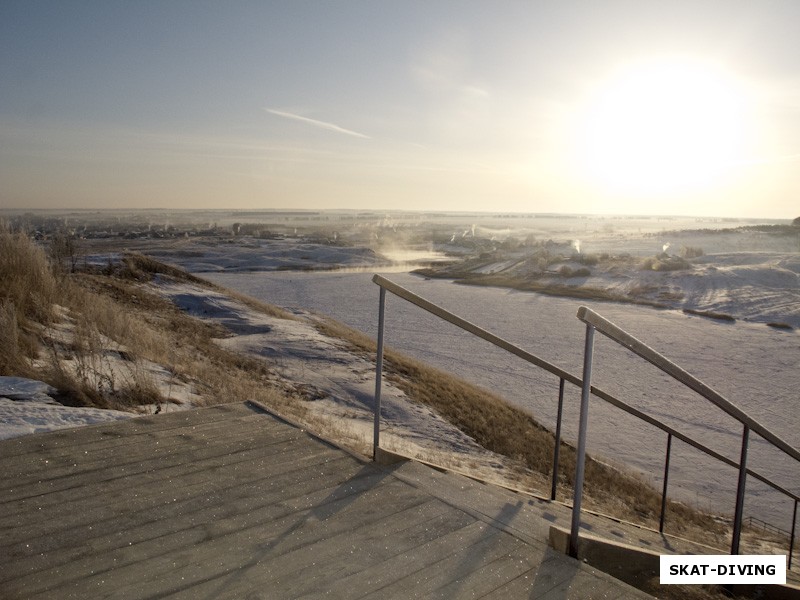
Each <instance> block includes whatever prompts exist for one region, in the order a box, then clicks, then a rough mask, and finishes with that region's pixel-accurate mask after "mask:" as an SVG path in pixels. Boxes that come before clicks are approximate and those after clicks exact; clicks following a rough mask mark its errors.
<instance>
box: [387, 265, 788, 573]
mask: <svg viewBox="0 0 800 600" xmlns="http://www.w3.org/2000/svg"><path fill="white" fill-rule="evenodd" d="M372 281H373V282H374V283H375V284H377V285H378V286H379V287H380V309H379V322H378V361H377V371H376V381H375V412H374V435H373V455H374V456H377V453H378V448H379V444H380V441H379V440H380V412H381V409H380V396H381V373H382V365H383V337H384V315H385V301H386V292H387V291H389V292H391V293H392V294H394V295H395V296H397V297H399V298H402V299H403V300H406V301H407V302H410V303H411V304H414V305H415V306H418V307H419V308H422V309H423V310H425V311H427V312H429V313H431V314H433V315H435V316H437V317H439V318H441V319H442V320H444V321H447V322H449V323H451V324H453V325H455V326H457V327H459V328H461V329H463V330H464V331H467V332H469V333H472V334H473V335H475V336H477V337H479V338H481V339H483V340H485V341H487V342H489V343H491V344H493V345H495V346H497V347H499V348H502V349H503V350H506V351H507V352H510V353H511V354H514V355H515V356H518V357H519V358H522V359H523V360H525V361H526V362H529V363H531V364H533V365H536V366H537V367H539V368H541V369H543V370H545V371H547V372H549V373H551V374H553V375H555V376H557V377H558V378H559V380H560V384H559V410H558V423H557V428H556V439H555V448H554V457H553V464H554V468H553V482H552V493H551V499H555V489H556V483H557V478H558V454H559V448H560V443H561V440H560V430H561V427H560V426H561V408H562V403H563V393H564V382H569V383H571V384H573V385H575V386H577V387H580V388H582V389H583V388H584V385H583V382H584V380H586V381H587V383H589V384H590V377H587V376H586V375H587V373H586V369H585V368H584V377H583V378H580V377H577V376H576V375H574V374H572V373H570V372H569V371H566V370H564V369H562V368H560V367H558V366H556V365H554V364H552V363H550V362H548V361H546V360H544V359H542V358H540V357H538V356H536V355H535V354H532V353H531V352H528V351H527V350H524V349H523V348H520V347H519V346H517V345H515V344H512V343H511V342H509V341H507V340H505V339H503V338H501V337H499V336H497V335H495V334H493V333H491V332H489V331H487V330H485V329H483V328H482V327H479V326H478V325H475V324H474V323H471V322H470V321H467V320H466V319H463V318H461V317H459V316H457V315H455V314H453V313H451V312H450V311H448V310H446V309H444V308H442V307H440V306H438V305H436V304H434V303H432V302H430V301H428V300H426V299H424V298H422V297H421V296H419V295H417V294H415V293H413V292H411V291H410V290H407V289H406V288H404V287H402V286H400V285H398V284H396V283H394V282H392V281H390V280H389V279H386V278H385V277H382V276H381V275H377V274H376V275H375V276H374V277H373V278H372ZM578 317H579V318H581V320H584V319H587V320H591V322H586V320H584V322H586V324H587V335H588V331H589V329H591V331H592V332H593V331H594V329H597V330H598V331H600V332H601V333H603V334H604V335H607V336H609V337H611V336H610V335H609V334H612V335H615V336H617V337H618V338H619V339H618V340H616V341H618V342H619V343H620V344H622V345H624V346H626V347H628V348H629V349H631V350H633V351H636V350H640V351H642V352H644V353H646V354H647V356H642V358H645V359H646V360H649V361H650V362H651V363H652V364H654V365H656V366H657V367H659V368H661V367H660V364H664V365H666V364H667V363H669V365H672V367H671V368H674V372H675V373H676V374H678V376H679V377H681V379H679V381H683V380H685V381H684V382H687V381H688V382H691V383H692V385H691V386H690V387H691V388H692V389H694V390H695V391H697V392H698V393H701V394H702V395H704V396H705V394H704V393H703V392H706V393H709V395H711V396H712V397H713V398H714V400H712V401H714V403H715V404H717V405H718V406H720V407H721V408H723V410H725V408H730V409H731V412H728V411H727V410H726V412H728V414H731V415H732V416H734V417H737V415H738V417H744V418H746V419H747V420H746V421H742V420H741V419H739V420H740V422H743V423H744V424H745V427H746V428H747V431H748V432H749V431H750V430H752V431H755V432H756V433H758V434H759V435H761V436H762V437H763V438H764V439H766V440H767V441H770V442H772V443H773V444H774V445H776V446H777V447H779V448H780V449H781V450H784V451H785V452H787V454H789V456H792V457H793V458H797V459H798V460H800V453H798V452H797V450H795V449H794V448H792V447H791V446H790V445H789V444H788V443H786V442H785V441H783V440H781V439H780V438H779V437H778V436H776V435H775V434H773V433H772V432H770V431H769V430H768V429H767V428H766V427H764V426H762V425H760V424H759V423H758V422H756V421H755V420H754V419H752V418H751V417H749V416H748V415H746V413H744V412H743V411H741V410H740V409H738V408H737V407H735V406H734V405H733V404H731V403H730V402H728V401H727V400H726V399H725V398H723V397H722V396H721V395H720V394H718V393H717V392H715V391H714V390H712V389H711V388H709V387H708V386H706V385H705V384H703V383H702V382H701V381H699V380H698V379H696V378H695V377H693V376H692V375H690V374H689V373H687V372H686V371H683V369H681V368H680V367H678V366H677V365H675V364H674V363H672V362H671V361H669V359H667V358H665V357H663V356H662V355H660V354H658V353H657V352H656V351H655V350H653V349H651V348H649V347H648V346H647V345H646V344H644V343H643V342H640V341H639V340H637V339H636V338H634V337H633V336H630V335H629V334H627V333H626V332H624V331H623V330H622V329H620V328H619V327H617V326H616V325H614V324H613V323H611V322H610V321H608V320H606V319H604V318H603V317H601V316H600V315H598V314H597V313H595V312H593V311H591V310H590V309H588V308H585V307H581V309H580V310H579V313H578ZM612 339H614V338H612ZM620 340H624V341H620ZM589 347H590V345H589V344H588V343H587V345H586V350H588V349H589ZM634 348H635V349H636V350H634ZM645 349H646V350H645ZM586 350H585V351H586ZM637 354H639V353H638V352H637ZM640 356H641V354H640ZM651 358H652V359H653V360H650V359H651ZM654 361H656V362H654ZM585 363H586V361H585ZM584 366H586V365H584ZM662 370H664V369H662ZM665 372H667V373H668V374H671V375H672V373H670V372H669V371H665ZM674 376H675V375H673V377H674ZM677 378H678V377H676V379H677ZM687 385H689V384H688V383H687ZM701 390H702V391H701ZM589 394H590V395H593V396H596V397H598V398H600V399H601V400H604V401H605V402H607V403H609V404H611V405H612V406H615V407H617V408H619V409H620V410H622V411H624V412H626V413H628V414H630V415H632V416H634V417H636V418H638V419H640V420H643V421H645V422H646V423H649V424H650V425H653V426H654V427H656V428H658V429H661V430H662V431H664V432H665V433H667V435H668V438H667V456H666V461H665V467H666V468H665V474H664V489H663V497H662V509H661V517H660V526H659V530H660V531H662V532H663V530H664V515H665V510H666V496H667V480H668V475H669V458H670V449H671V446H672V438H673V437H675V438H677V439H679V440H681V441H683V442H684V443H686V444H688V445H690V446H692V447H693V448H695V449H697V450H699V451H701V452H703V453H705V454H707V455H708V456H711V457H712V458H715V459H716V460H718V461H720V462H723V463H725V464H727V465H729V466H731V467H734V468H736V469H739V471H740V479H741V477H742V474H745V475H750V476H752V477H754V478H755V479H758V480H759V481H761V482H763V483H765V484H767V485H768V486H770V487H772V488H773V489H775V490H776V491H778V492H780V493H782V494H784V495H786V496H788V497H789V498H791V499H792V500H794V504H795V510H794V516H793V518H792V530H793V532H792V533H794V529H795V521H796V515H797V505H798V502H800V495H798V494H795V493H793V492H791V491H789V490H787V489H785V488H784V487H782V486H780V485H778V484H777V483H775V482H773V481H771V480H770V479H768V478H767V477H765V476H764V475H762V474H760V473H758V472H757V471H754V470H752V469H750V468H747V466H746V453H743V456H742V459H741V460H740V461H739V462H736V461H735V460H732V459H730V458H728V457H726V456H723V455H722V454H720V453H718V452H716V451H714V450H712V449H711V448H708V447H707V446H705V445H703V444H701V443H700V442H698V441H696V440H694V439H693V438H691V437H689V436H688V435H685V434H683V433H681V432H680V431H678V430H676V429H674V428H673V427H670V426H669V425H667V424H666V423H663V422H661V421H659V420H658V419H656V418H654V417H651V416H650V415H647V414H645V413H643V412H642V411H640V410H638V409H636V408H634V407H633V406H630V405H629V404H626V403H625V402H623V401H622V400H619V399H618V398H616V397H614V396H613V395H611V394H609V393H608V392H605V391H603V390H602V389H600V388H598V387H596V386H593V385H589V386H587V396H588V395H589ZM582 400H583V399H582ZM717 401H720V402H717ZM738 417H737V418H738ZM764 433H766V434H767V435H764ZM579 438H580V434H579ZM776 442H777V443H776ZM580 445H581V444H580V439H579V446H580ZM584 446H585V444H584ZM787 450H788V451H787ZM584 454H585V452H584ZM580 460H581V449H580V448H578V461H579V462H580ZM743 467H744V468H743ZM576 475H577V473H576ZM576 480H577V476H576ZM576 484H577V481H576ZM581 485H582V481H581ZM576 487H577V485H576ZM740 489H743V486H741V485H740ZM737 497H738V494H737ZM738 505H739V502H738V501H737V512H739V510H738V509H739V508H740V507H739V506H738ZM575 507H577V510H575ZM579 514H580V499H578V501H577V503H576V502H573V515H574V516H577V515H579ZM578 518H579V517H578ZM739 523H741V517H740V519H739ZM574 529H575V532H576V533H577V526H576V527H574ZM735 537H738V535H737V536H735ZM791 538H792V539H791V540H790V549H789V567H790V568H791V559H792V550H793V545H794V539H793V538H794V535H792V536H791ZM734 542H735V544H736V551H738V539H735V540H734ZM576 545H577V539H576V540H575V546H576Z"/></svg>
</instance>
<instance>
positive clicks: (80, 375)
mask: <svg viewBox="0 0 800 600" xmlns="http://www.w3.org/2000/svg"><path fill="white" fill-rule="evenodd" d="M154 277H163V278H169V279H172V280H178V281H188V282H192V283H196V284H201V285H210V284H206V283H205V282H203V281H202V280H200V279H198V278H196V277H194V276H192V275H190V274H188V273H186V272H184V271H182V270H180V269H177V268H175V267H171V266H169V265H163V264H161V263H159V262H157V261H154V260H152V259H150V258H148V257H145V256H142V255H128V256H125V257H124V259H123V261H122V262H121V263H120V264H117V265H111V266H110V267H108V268H104V269H97V270H95V272H84V273H71V272H67V271H66V270H64V269H62V268H61V267H60V266H59V267H58V268H53V267H52V266H51V263H50V261H49V260H48V257H47V255H46V253H45V252H44V250H42V249H41V248H40V247H38V246H37V245H36V244H35V243H33V242H32V241H31V240H29V239H28V238H27V237H26V236H23V235H20V234H13V233H11V232H9V231H8V230H6V229H2V230H0V279H1V280H2V281H3V282H4V285H3V287H2V289H0V336H2V339H3V340H4V342H5V341H7V343H4V344H3V345H2V347H1V348H0V375H16V376H24V377H34V378H38V379H41V380H43V381H46V382H47V383H49V384H50V385H52V386H54V387H55V388H56V389H57V390H58V391H59V394H60V397H59V400H61V401H62V402H63V403H65V404H69V405H73V406H95V407H100V408H116V409H122V410H132V409H135V408H136V407H138V406H140V405H150V404H157V405H158V404H162V403H164V402H166V401H167V399H166V398H164V397H163V396H162V394H161V392H160V391H159V387H158V385H157V383H156V381H155V380H154V378H153V375H152V373H151V369H150V366H152V365H161V366H163V367H164V368H166V369H167V370H168V371H169V372H170V373H171V376H172V377H173V378H174V379H175V380H176V381H182V382H191V383H192V384H193V385H194V386H195V388H196V389H197V390H198V392H199V393H200V395H202V396H203V397H204V398H207V399H209V400H208V401H209V402H237V401H243V400H246V399H250V398H252V399H256V400H260V401H262V402H264V403H266V404H269V405H273V406H283V407H286V406H288V405H290V404H291V405H293V406H294V404H298V403H293V402H292V400H291V399H290V398H288V397H286V395H285V394H283V393H282V392H281V391H280V390H279V389H277V388H276V387H275V386H274V385H272V383H271V374H270V372H269V369H268V366H267V365H266V364H265V363H264V362H263V361H260V360H256V359H251V358H247V357H244V356H241V355H239V354H237V353H235V352H230V351H227V350H225V349H223V348H221V347H220V346H219V345H218V344H216V343H214V339H216V338H220V337H225V336H227V335H228V332H227V331H226V330H225V329H224V328H223V327H221V326H215V325H210V324H208V323H205V322H203V321H200V320H198V319H193V318H192V317H189V316H188V315H185V314H184V313H182V312H181V311H179V310H178V309H177V308H176V307H175V306H173V305H172V304H171V303H169V302H167V301H166V300H164V299H163V298H161V297H159V296H157V295H156V294H154V293H153V292H151V291H149V290H148V289H147V287H146V285H145V283H147V282H150V281H152V279H153V278H154ZM253 305H254V306H255V305H257V303H256V302H255V301H254V302H253ZM59 307H61V308H59ZM261 309H262V310H269V309H268V307H261ZM292 410H293V411H294V412H296V413H297V412H302V411H301V409H300V408H297V407H295V408H293V409H292Z"/></svg>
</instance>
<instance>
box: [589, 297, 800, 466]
mask: <svg viewBox="0 0 800 600" xmlns="http://www.w3.org/2000/svg"><path fill="white" fill-rule="evenodd" d="M578 318H579V319H580V320H581V321H583V322H584V323H588V324H591V325H592V326H594V327H595V328H596V329H597V330H598V331H599V332H600V333H602V334H603V335H605V336H607V337H609V338H611V339H612V340H614V341H615V342H617V343H619V344H621V345H622V346H624V347H626V348H627V349H628V350H630V351H631V352H633V353H634V354H637V355H638V356H640V357H642V358H643V359H645V360H646V361H647V362H649V363H651V364H652V365H655V366H656V367H658V368H659V369H661V370H662V371H664V372H665V373H667V374H668V375H670V376H671V377H672V378H673V379H676V380H677V381H679V382H681V383H683V384H684V385H686V386H687V387H689V388H691V389H693V390H694V391H695V392H697V393H698V394H700V395H701V396H703V397H704V398H706V399H707V400H709V401H711V402H713V403H714V404H716V405H717V406H718V407H719V408H720V409H722V410H723V411H725V412H726V413H728V414H729V415H730V416H732V417H734V418H735V419H737V420H738V421H739V422H740V423H742V424H744V425H747V427H748V428H749V429H750V430H752V431H753V432H755V433H757V434H758V435H760V436H761V437H763V438H764V439H765V440H767V441H769V442H771V443H772V444H773V445H774V446H776V447H777V448H779V449H780V450H783V451H784V452H785V453H786V454H788V455H789V456H791V457H792V458H794V459H795V460H798V461H800V451H798V450H796V449H795V448H792V446H790V445H789V444H788V443H787V442H785V441H784V440H782V439H781V438H779V437H778V436H777V435H775V434H774V433H772V432H771V431H770V430H769V429H767V428H766V427H764V426H763V425H761V423H759V422H758V421H756V420H755V419H753V418H752V417H751V416H750V415H748V414H747V413H746V412H744V411H743V410H741V409H740V408H739V407H737V406H736V405H734V404H732V403H731V402H729V401H728V400H726V399H725V398H724V397H723V396H722V395H721V394H720V393H719V392H717V391H715V390H713V389H712V388H710V387H709V386H708V385H706V384H705V383H703V382H702V381H700V380H699V379H697V378H696V377H695V376H694V375H692V374H691V373H689V372H687V371H685V370H684V369H682V368H681V367H679V366H678V365H676V364H675V363H674V362H672V361H671V360H669V359H668V358H667V357H665V356H664V355H663V354H660V353H659V352H657V351H656V350H653V349H652V348H650V347H649V346H648V345H647V344H645V343H644V342H642V341H640V340H638V339H637V338H635V337H633V336H632V335H630V334H629V333H628V332H626V331H623V330H622V329H620V328H619V327H618V326H617V325H614V323H612V322H611V321H609V320H608V319H605V318H603V317H601V316H600V315H598V314H597V313H596V312H594V311H593V310H591V309H589V308H587V307H585V306H581V307H580V308H579V309H578Z"/></svg>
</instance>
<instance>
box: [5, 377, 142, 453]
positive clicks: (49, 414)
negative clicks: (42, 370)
mask: <svg viewBox="0 0 800 600" xmlns="http://www.w3.org/2000/svg"><path fill="white" fill-rule="evenodd" d="M55 392H56V390H55V389H54V388H52V387H50V386H49V385H47V384H46V383H44V382H42V381H35V380H32V379H25V378H22V377H0V439H9V438H13V437H17V436H20V435H28V434H31V433H42V432H45V431H53V430H55V429H63V428H66V427H80V426H83V425H91V424H94V423H104V422H108V421H116V420H118V419H129V418H131V417H133V416H134V415H133V414H132V413H127V412H120V411H116V410H103V409H100V408H76V407H71V406H63V405H62V404H59V403H58V402H56V401H55V400H54V399H53V398H52V397H51V395H52V394H55Z"/></svg>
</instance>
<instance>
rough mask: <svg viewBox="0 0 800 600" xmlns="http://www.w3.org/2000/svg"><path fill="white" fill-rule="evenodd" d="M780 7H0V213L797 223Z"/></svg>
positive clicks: (790, 12)
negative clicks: (205, 212)
mask: <svg viewBox="0 0 800 600" xmlns="http://www.w3.org/2000/svg"><path fill="white" fill-rule="evenodd" d="M797 23H800V2H797V1H796V0H786V1H770V0H761V1H758V2H751V1H747V2H738V1H736V0H726V1H711V0H693V1H686V2H684V1H680V0H677V1H672V2H663V1H655V2H650V1H647V0H631V1H621V0H618V1H617V0H609V1H597V2H589V1H582V2H578V1H570V0H562V1H535V2H534V1H530V0H529V1H525V2H513V1H499V2H489V1H488V0H487V1H484V2H473V1H469V0H459V1H448V0H433V1H431V0H426V1H420V2H417V1H415V0H403V1H401V2H397V1H389V0H336V1H334V0H327V1H322V0H320V1H316V2H310V1H306V0H291V1H289V0H287V1H281V2H278V1H269V0H256V1H252V2H250V1H240V0H229V1H226V2H204V1H202V0H196V1H179V0H164V1H156V0H141V1H119V0H102V1H90V0H84V1H77V0H74V1H66V0H59V1H55V2H47V1H37V0H23V1H19V2H17V1H14V0H2V2H0V208H88V209H95V208H126V209H127V208H142V209H146V208H171V209H193V208H197V209H214V208H217V209H284V208H292V209H300V208H305V209H341V208H352V209H360V210H428V211H430V210H435V211H491V212H559V213H592V214H658V215H671V214H678V215H701V216H727V217H756V218H786V219H790V218H794V217H796V216H798V215H800V202H798V199H799V198H800V37H798V36H797V34H796V31H797V29H796V28H797Z"/></svg>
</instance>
